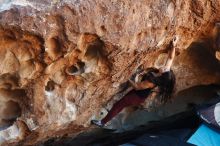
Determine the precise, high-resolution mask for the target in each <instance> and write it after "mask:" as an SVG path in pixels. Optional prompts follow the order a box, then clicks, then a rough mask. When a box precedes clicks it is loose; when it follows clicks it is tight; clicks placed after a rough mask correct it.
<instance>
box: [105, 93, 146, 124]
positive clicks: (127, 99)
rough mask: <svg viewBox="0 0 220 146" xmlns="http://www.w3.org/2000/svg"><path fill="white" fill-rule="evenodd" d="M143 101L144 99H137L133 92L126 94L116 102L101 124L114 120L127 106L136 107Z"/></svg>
mask: <svg viewBox="0 0 220 146" xmlns="http://www.w3.org/2000/svg"><path fill="white" fill-rule="evenodd" d="M144 101H145V98H141V97H139V96H138V95H137V94H136V93H135V90H132V91H130V92H128V94H126V95H125V96H124V97H123V98H122V99H120V100H119V101H118V102H116V103H115V104H114V105H113V107H112V109H111V110H110V111H109V112H108V114H107V115H106V117H105V118H103V119H102V121H101V122H102V123H103V124H106V123H107V122H108V121H110V120H111V119H112V118H114V117H115V116H116V115H117V114H118V113H119V112H120V111H121V110H122V109H123V108H125V107H128V106H137V105H140V104H141V103H143V102H144Z"/></svg>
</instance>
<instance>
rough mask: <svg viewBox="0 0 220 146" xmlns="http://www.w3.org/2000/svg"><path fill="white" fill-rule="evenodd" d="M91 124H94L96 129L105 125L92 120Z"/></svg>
mask: <svg viewBox="0 0 220 146" xmlns="http://www.w3.org/2000/svg"><path fill="white" fill-rule="evenodd" d="M91 124H94V125H96V126H98V127H101V128H103V127H104V126H105V124H103V123H102V122H101V121H99V120H92V121H91Z"/></svg>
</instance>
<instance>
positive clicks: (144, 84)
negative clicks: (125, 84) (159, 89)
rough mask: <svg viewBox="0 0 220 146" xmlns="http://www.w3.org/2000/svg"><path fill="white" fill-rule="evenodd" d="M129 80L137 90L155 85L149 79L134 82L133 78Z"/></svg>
mask: <svg viewBox="0 0 220 146" xmlns="http://www.w3.org/2000/svg"><path fill="white" fill-rule="evenodd" d="M129 82H130V84H131V86H132V87H133V88H134V89H135V90H144V89H147V88H153V87H155V84H154V83H152V82H149V81H143V82H140V83H134V82H133V81H132V80H130V79H129Z"/></svg>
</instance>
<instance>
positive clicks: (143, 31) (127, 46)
mask: <svg viewBox="0 0 220 146" xmlns="http://www.w3.org/2000/svg"><path fill="white" fill-rule="evenodd" d="M0 3H5V4H4V5H2V6H1V8H0V10H1V12H0V25H1V26H0V62H1V64H0V105H1V108H2V109H0V120H1V121H0V126H1V127H4V126H9V125H12V124H13V125H12V126H10V127H9V128H7V129H4V130H2V131H0V143H1V144H3V143H4V144H7V143H8V144H10V145H12V144H14V145H19V144H20V145H34V144H39V143H40V142H43V141H45V140H47V139H48V138H51V137H59V136H63V135H65V134H71V135H75V134H78V133H79V132H82V131H85V130H88V129H90V128H91V126H90V120H91V119H92V118H94V117H98V116H99V112H100V111H101V110H102V109H103V108H105V107H108V106H110V105H109V104H110V103H114V101H115V100H114V99H119V98H121V97H122V95H123V94H124V93H125V91H127V90H129V89H130V88H129V87H128V86H127V80H128V79H129V78H130V77H131V76H132V74H134V73H135V72H136V69H137V68H138V67H139V66H140V65H142V66H143V68H144V69H146V68H148V67H152V66H154V67H160V66H162V65H163V64H164V62H165V59H166V57H167V55H166V52H167V46H168V45H169V43H170V42H171V40H172V39H173V38H174V37H176V36H177V37H179V41H178V43H177V47H178V51H177V56H176V58H175V61H174V65H173V66H172V69H173V71H174V73H175V75H176V81H177V82H176V90H175V93H177V92H178V91H181V90H183V89H186V88H189V87H192V86H195V85H203V84H211V83H219V82H220V70H219V69H220V65H219V61H218V59H219V57H218V56H219V55H218V53H219V51H220V50H219V46H218V43H216V41H218V38H217V37H216V34H217V32H218V31H217V30H215V29H214V28H216V27H218V26H216V25H215V23H216V22H218V21H219V20H220V15H219V13H220V12H219V10H220V2H219V1H217V0H196V1H191V0H185V1H181V0H147V1H146V0H139V1H132V0H126V1H124V0H117V1H116V0H108V1H106V0H74V1H72V0H57V1H56V0H54V1H42V0H26V1H22V2H21V1H20V2H19V1H18V0H14V1H12V2H10V3H7V1H6V0H5V1H0ZM5 8H7V10H5ZM148 105H149V104H147V103H146V105H145V107H146V108H147V107H148ZM12 107H13V108H12ZM15 119H16V122H14V121H15ZM11 121H13V122H14V123H13V122H11ZM12 131H14V132H12Z"/></svg>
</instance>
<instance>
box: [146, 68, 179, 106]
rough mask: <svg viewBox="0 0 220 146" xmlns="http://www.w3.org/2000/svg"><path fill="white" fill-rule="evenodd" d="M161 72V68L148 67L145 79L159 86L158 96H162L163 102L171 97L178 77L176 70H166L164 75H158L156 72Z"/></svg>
mask: <svg viewBox="0 0 220 146" xmlns="http://www.w3.org/2000/svg"><path fill="white" fill-rule="evenodd" d="M155 73H156V74H157V73H159V69H157V68H149V69H147V72H146V74H144V75H143V77H142V81H143V80H148V81H150V82H152V83H154V84H155V85H156V86H158V87H159V92H158V96H159V97H160V100H161V102H167V100H168V99H170V98H171V96H172V93H173V90H174V87H175V83H176V78H175V75H174V72H173V71H172V70H170V72H164V73H162V75H160V76H158V77H156V76H155V75H154V74H155Z"/></svg>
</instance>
